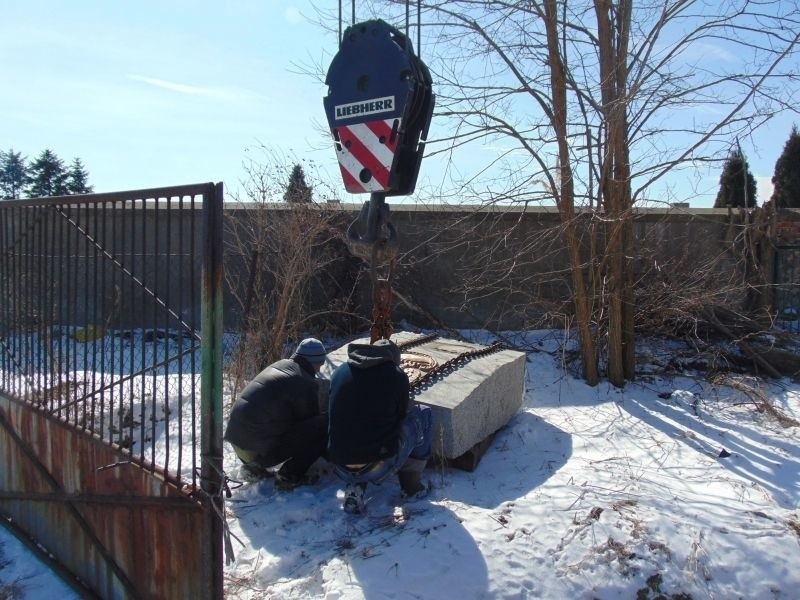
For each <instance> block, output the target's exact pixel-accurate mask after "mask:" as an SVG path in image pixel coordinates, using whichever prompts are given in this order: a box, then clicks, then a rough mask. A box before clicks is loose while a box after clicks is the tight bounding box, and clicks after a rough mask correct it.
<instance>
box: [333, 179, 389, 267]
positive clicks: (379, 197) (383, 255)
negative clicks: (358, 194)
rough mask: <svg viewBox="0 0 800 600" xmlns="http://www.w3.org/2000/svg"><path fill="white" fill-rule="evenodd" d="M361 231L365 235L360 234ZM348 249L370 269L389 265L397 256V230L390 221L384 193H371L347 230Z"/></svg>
mask: <svg viewBox="0 0 800 600" xmlns="http://www.w3.org/2000/svg"><path fill="white" fill-rule="evenodd" d="M359 228H364V233H363V234H362V233H360V232H359ZM346 240H347V247H348V248H349V250H350V253H351V254H353V256H357V257H358V258H360V259H362V260H364V261H365V262H367V263H368V264H370V265H372V266H373V267H377V266H378V265H382V264H385V263H388V262H389V261H391V260H392V259H394V257H395V256H396V255H397V248H398V243H397V229H395V226H394V225H393V224H392V222H391V219H390V211H389V205H388V204H386V200H385V197H384V195H383V194H371V196H370V200H369V202H365V203H364V205H363V206H362V207H361V212H360V213H359V215H358V217H357V218H356V220H355V221H353V222H352V223H350V226H349V227H348V228H347V236H346Z"/></svg>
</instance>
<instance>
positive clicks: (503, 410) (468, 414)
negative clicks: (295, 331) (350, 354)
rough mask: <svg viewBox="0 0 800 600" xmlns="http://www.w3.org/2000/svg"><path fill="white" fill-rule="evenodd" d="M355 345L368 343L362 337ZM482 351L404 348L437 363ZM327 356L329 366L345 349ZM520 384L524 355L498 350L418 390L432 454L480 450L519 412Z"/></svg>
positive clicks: (437, 343)
mask: <svg viewBox="0 0 800 600" xmlns="http://www.w3.org/2000/svg"><path fill="white" fill-rule="evenodd" d="M419 337H420V334H416V333H409V332H398V333H395V334H394V335H393V336H392V341H394V342H395V343H397V344H402V343H403V342H406V341H409V340H413V339H417V338H419ZM355 341H357V342H359V343H369V339H368V338H363V339H359V340H355ZM483 348H485V346H481V345H480V344H471V343H467V342H462V341H459V340H452V339H446V338H436V339H434V340H433V341H430V342H426V343H425V344H422V345H419V346H414V347H413V348H409V349H408V350H407V352H404V354H415V355H423V356H428V357H430V358H432V359H434V360H435V361H436V363H437V364H439V365H441V364H443V363H445V362H447V361H448V360H450V359H452V358H454V357H456V356H458V355H459V354H461V353H463V352H467V351H470V350H477V349H483ZM328 358H329V359H330V361H331V363H332V364H333V367H336V366H338V365H339V364H341V363H342V362H343V361H344V360H346V359H347V346H346V345H345V346H342V347H341V348H338V349H336V350H334V351H333V352H330V353H329V354H328ZM326 370H327V369H326ZM330 372H331V371H329V370H328V372H327V375H328V376H330ZM524 385H525V353H523V352H517V351H515V350H501V351H499V352H494V353H492V354H489V355H486V356H481V357H477V358H473V359H472V360H470V361H469V362H468V363H466V364H465V365H463V366H462V367H461V368H459V369H457V370H455V371H453V372H451V373H448V374H445V375H444V376H443V377H441V378H438V379H436V380H435V381H433V382H431V383H428V384H426V385H425V386H424V387H422V388H421V389H420V390H419V393H418V394H417V395H416V397H415V398H414V399H415V400H416V401H417V402H420V403H422V404H425V405H427V406H430V407H431V409H432V411H433V432H434V440H433V452H434V454H435V455H436V456H438V457H441V458H445V459H457V458H459V457H462V455H464V454H465V453H467V452H469V451H470V450H472V449H473V448H475V447H480V444H481V442H483V441H484V440H486V439H487V438H489V437H490V436H491V435H493V434H494V433H495V432H496V431H497V430H498V429H500V428H501V427H503V426H504V425H506V424H507V423H508V422H509V420H511V418H512V417H513V416H514V415H515V414H516V413H517V411H519V409H520V406H522V395H523V392H524ZM479 459H480V456H477V457H475V456H472V457H471V459H470V460H469V461H467V464H471V465H472V468H474V466H475V465H476V464H477V460H479ZM462 462H463V461H462ZM470 470H471V469H470Z"/></svg>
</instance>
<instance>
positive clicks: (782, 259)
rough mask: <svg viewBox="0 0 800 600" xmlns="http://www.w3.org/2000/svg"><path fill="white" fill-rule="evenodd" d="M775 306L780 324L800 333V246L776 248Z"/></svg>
mask: <svg viewBox="0 0 800 600" xmlns="http://www.w3.org/2000/svg"><path fill="white" fill-rule="evenodd" d="M772 281H773V282H774V283H775V296H774V305H775V312H776V317H777V321H778V324H779V325H780V326H781V327H783V328H784V329H788V330H789V331H793V332H795V333H800V246H776V247H775V271H774V274H773V279H772Z"/></svg>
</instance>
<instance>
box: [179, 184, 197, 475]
mask: <svg viewBox="0 0 800 600" xmlns="http://www.w3.org/2000/svg"><path fill="white" fill-rule="evenodd" d="M178 209H179V210H178V218H179V221H178V252H179V254H178V281H180V282H181V285H179V286H178V306H180V307H181V308H183V300H184V293H183V292H184V289H183V288H184V286H183V281H184V279H183V265H184V263H185V261H186V258H185V256H184V254H185V252H184V249H185V245H184V244H185V242H184V237H183V225H184V221H185V220H186V215H185V211H184V210H183V196H180V197H179V198H178ZM180 316H181V319H183V320H186V319H184V315H183V312H181V315H180ZM183 335H184V328H183V327H182V326H180V324H179V326H178V356H180V357H181V358H180V360H179V361H178V381H179V382H180V384H179V385H180V388H179V389H178V466H177V469H178V473H182V472H183V404H184V394H183V361H184V357H183ZM192 481H194V475H192Z"/></svg>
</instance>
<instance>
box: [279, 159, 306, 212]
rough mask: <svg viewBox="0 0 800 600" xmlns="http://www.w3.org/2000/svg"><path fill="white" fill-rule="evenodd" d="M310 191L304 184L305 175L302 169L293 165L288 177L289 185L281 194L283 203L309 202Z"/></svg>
mask: <svg viewBox="0 0 800 600" xmlns="http://www.w3.org/2000/svg"><path fill="white" fill-rule="evenodd" d="M311 195H312V190H311V187H309V185H308V184H307V183H306V174H305V173H304V172H303V167H301V166H300V165H295V166H294V168H293V169H292V174H291V175H290V176H289V184H288V185H287V186H286V192H285V193H284V194H283V201H284V202H290V203H291V202H311Z"/></svg>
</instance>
